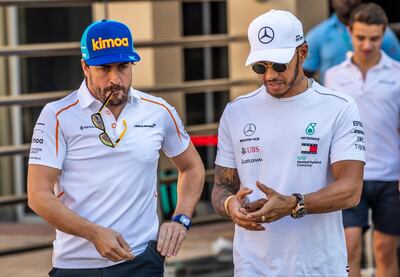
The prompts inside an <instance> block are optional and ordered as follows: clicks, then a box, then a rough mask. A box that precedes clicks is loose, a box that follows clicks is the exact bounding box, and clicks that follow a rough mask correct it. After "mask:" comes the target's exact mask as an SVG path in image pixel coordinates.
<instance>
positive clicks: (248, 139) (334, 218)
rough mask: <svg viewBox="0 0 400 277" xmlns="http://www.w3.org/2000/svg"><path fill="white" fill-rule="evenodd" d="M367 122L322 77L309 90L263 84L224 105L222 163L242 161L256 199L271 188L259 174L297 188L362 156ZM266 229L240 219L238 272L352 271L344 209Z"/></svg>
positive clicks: (282, 188) (320, 182)
mask: <svg viewBox="0 0 400 277" xmlns="http://www.w3.org/2000/svg"><path fill="white" fill-rule="evenodd" d="M362 137H363V135H362V123H361V122H360V119H359V115H358V111H357V106H356V104H355V102H354V101H353V100H352V99H351V98H350V97H348V96H345V95H343V94H339V93H336V92H334V91H331V90H328V89H326V88H324V87H322V86H320V85H319V84H317V83H316V82H313V84H312V85H311V87H310V88H309V89H308V90H306V91H305V92H303V93H301V94H299V95H297V96H294V97H291V98H282V99H276V98H274V97H272V96H270V95H269V94H267V93H266V91H265V87H264V86H262V87H260V88H259V89H257V90H256V91H254V92H252V93H250V94H247V95H245V96H241V97H239V98H237V99H236V100H234V101H233V102H231V103H230V104H229V105H228V106H227V107H226V109H225V111H224V113H223V115H222V118H221V121H220V127H219V133H218V152H217V158H216V164H217V165H220V166H223V167H228V168H236V169H237V170H238V173H239V177H240V181H241V186H246V187H249V188H251V189H253V193H252V194H251V195H250V197H249V198H250V200H255V199H258V198H260V197H265V195H264V194H263V193H262V192H261V191H259V190H258V188H257V187H256V181H257V180H259V181H260V182H262V183H263V184H265V185H267V186H269V187H271V188H273V189H274V190H276V191H278V192H280V193H282V194H285V195H291V194H292V193H301V194H306V193H310V192H315V191H317V190H320V189H322V188H324V187H325V186H327V185H328V184H329V183H331V182H332V181H333V177H332V174H331V164H333V163H335V162H338V161H342V160H360V161H364V145H363V142H362V139H358V138H362ZM264 226H265V228H266V230H265V231H261V232H256V231H248V230H245V229H244V228H242V227H239V226H237V225H236V227H235V238H234V263H235V276H246V277H247V276H268V277H274V276H279V277H283V276H307V277H310V276H324V277H325V276H330V277H335V276H347V274H346V265H347V257H346V246H345V238H344V231H343V224H342V216H341V212H340V211H337V212H331V213H324V214H308V215H306V216H305V217H303V218H300V219H293V218H291V217H290V216H286V217H284V218H281V219H279V220H277V221H275V222H273V223H269V224H265V225H264Z"/></svg>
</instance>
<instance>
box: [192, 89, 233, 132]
mask: <svg viewBox="0 0 400 277" xmlns="http://www.w3.org/2000/svg"><path fill="white" fill-rule="evenodd" d="M211 94H212V101H211V103H212V104H211V105H212V107H206V102H207V99H206V97H207V96H206V93H187V94H185V102H186V124H187V125H196V124H205V123H211V122H218V121H219V119H220V118H221V115H222V112H223V111H224V108H225V106H226V104H227V103H228V101H229V92H228V91H215V92H211ZM207 108H208V109H207ZM207 113H210V115H208V114H207ZM208 116H210V120H207V117H208Z"/></svg>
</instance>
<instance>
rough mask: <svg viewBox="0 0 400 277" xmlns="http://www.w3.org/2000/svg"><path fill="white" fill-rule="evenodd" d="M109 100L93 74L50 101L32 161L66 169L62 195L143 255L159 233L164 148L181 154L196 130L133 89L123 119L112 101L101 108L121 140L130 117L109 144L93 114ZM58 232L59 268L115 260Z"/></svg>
mask: <svg viewBox="0 0 400 277" xmlns="http://www.w3.org/2000/svg"><path fill="white" fill-rule="evenodd" d="M101 104H102V103H101V102H100V101H98V100H96V99H95V98H94V97H93V96H92V95H91V94H90V92H89V91H88V89H87V87H86V84H85V81H84V82H83V83H82V85H81V87H80V88H79V90H77V91H75V92H72V93H71V94H69V95H68V96H66V97H65V98H63V99H61V100H59V101H56V102H52V103H49V104H47V105H46V106H45V107H44V108H43V110H42V112H41V114H40V116H39V119H38V121H37V123H36V125H35V129H34V132H33V138H32V145H31V151H30V157H29V163H30V164H40V165H45V166H49V167H53V168H57V169H60V170H61V171H62V173H61V175H60V177H59V181H58V184H56V186H55V194H56V195H57V196H59V199H60V201H62V202H63V203H64V205H66V206H67V207H68V208H69V209H71V210H72V211H73V212H75V213H77V214H78V215H80V216H82V217H84V218H86V219H87V220H89V221H91V222H94V223H96V224H99V225H101V226H103V227H107V228H112V229H114V230H115V231H117V232H119V233H121V234H122V235H123V237H124V238H125V240H126V241H127V242H128V244H129V245H130V246H131V248H132V249H133V251H132V252H133V254H134V255H138V254H140V253H141V252H143V251H144V249H145V248H146V245H147V242H148V241H149V240H154V239H156V237H157V233H158V224H159V222H158V218H157V186H156V184H157V164H158V158H159V150H160V149H161V150H162V151H163V152H164V153H165V154H166V155H167V156H168V157H175V156H177V155H179V154H181V153H182V152H183V151H184V150H185V149H186V148H187V147H188V145H189V136H188V135H187V133H186V131H185V130H184V127H183V124H182V122H181V120H180V118H179V116H178V114H177V113H176V111H175V109H174V108H173V107H171V106H170V105H169V104H168V103H166V102H165V101H164V100H163V99H161V98H159V97H154V96H151V95H149V94H146V93H143V92H140V91H138V90H135V89H133V88H131V89H130V91H129V97H128V101H127V103H126V105H125V107H124V109H123V111H122V112H121V114H120V116H119V118H118V120H115V118H114V116H113V114H112V113H111V111H110V110H109V109H108V108H105V109H104V110H103V111H102V113H101V115H102V118H103V120H104V123H105V126H106V131H107V134H108V135H109V136H110V137H111V139H112V140H113V141H115V140H116V139H117V138H118V137H119V135H120V134H121V132H122V131H123V129H124V126H123V123H122V122H123V120H125V121H126V123H127V131H126V133H125V136H124V137H123V138H122V140H121V142H120V143H119V144H118V146H117V147H116V148H111V147H108V146H105V145H104V144H103V143H102V142H101V141H100V139H99V135H100V133H101V132H102V131H101V130H99V129H97V128H96V127H94V126H93V123H92V121H91V115H92V114H94V113H96V112H97V111H98V110H99V108H100V106H101ZM56 232H57V236H56V240H55V241H54V253H53V266H54V267H57V268H100V267H106V266H111V265H114V264H115V263H114V262H112V261H110V260H108V259H105V258H103V257H102V256H101V255H100V254H99V253H98V252H97V250H96V249H95V247H94V245H93V244H92V243H91V242H89V241H87V240H85V239H83V238H81V237H76V236H72V235H70V234H67V233H64V232H61V231H59V230H57V231H56Z"/></svg>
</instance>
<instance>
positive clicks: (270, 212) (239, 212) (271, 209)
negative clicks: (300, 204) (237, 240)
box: [228, 181, 297, 231]
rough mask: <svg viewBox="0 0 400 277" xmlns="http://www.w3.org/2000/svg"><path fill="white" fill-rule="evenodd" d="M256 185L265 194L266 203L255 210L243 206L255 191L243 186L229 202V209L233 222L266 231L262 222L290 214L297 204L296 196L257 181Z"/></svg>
mask: <svg viewBox="0 0 400 277" xmlns="http://www.w3.org/2000/svg"><path fill="white" fill-rule="evenodd" d="M256 186H257V188H258V189H259V190H261V191H262V192H263V193H264V194H265V200H266V201H265V204H264V205H263V206H262V207H261V208H260V209H258V210H257V211H254V212H248V211H246V209H245V208H244V207H243V205H244V204H245V199H246V196H248V195H249V194H251V193H252V192H253V190H252V189H250V188H247V187H243V188H241V189H240V190H239V191H238V192H237V193H236V195H235V197H233V198H232V199H231V200H230V201H229V203H228V210H229V213H230V217H231V219H232V221H233V222H235V223H236V224H237V225H239V226H241V227H243V228H245V229H247V230H252V231H264V230H265V227H264V225H263V224H262V223H270V222H273V221H276V220H278V219H280V218H282V217H284V216H286V215H289V214H290V213H291V211H292V209H293V208H294V207H295V206H296V203H297V202H296V198H295V197H294V196H292V195H290V196H287V195H282V194H280V193H279V192H277V191H275V190H273V189H272V188H269V187H267V186H266V185H264V184H262V183H260V182H259V181H257V182H256Z"/></svg>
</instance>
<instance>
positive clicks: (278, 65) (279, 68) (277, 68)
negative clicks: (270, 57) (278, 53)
mask: <svg viewBox="0 0 400 277" xmlns="http://www.w3.org/2000/svg"><path fill="white" fill-rule="evenodd" d="M272 68H273V69H274V70H275V71H276V72H279V73H282V72H285V71H286V69H287V66H286V64H284V63H273V64H272Z"/></svg>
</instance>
